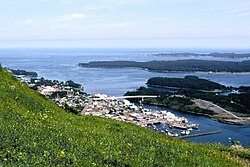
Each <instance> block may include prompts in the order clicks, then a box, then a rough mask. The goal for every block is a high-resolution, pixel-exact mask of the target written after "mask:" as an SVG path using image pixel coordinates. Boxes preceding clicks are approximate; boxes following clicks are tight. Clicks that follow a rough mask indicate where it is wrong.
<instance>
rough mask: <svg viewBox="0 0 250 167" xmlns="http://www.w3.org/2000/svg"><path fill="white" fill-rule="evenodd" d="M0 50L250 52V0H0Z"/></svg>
mask: <svg viewBox="0 0 250 167" xmlns="http://www.w3.org/2000/svg"><path fill="white" fill-rule="evenodd" d="M0 47H1V48H19V47H21V48H22V47H24V48H29V47H32V48H34V47H39V48H40V47H41V48H42V47H44V48H47V47H48V48H51V47H55V48H95V47H97V48H107V47H108V48H113V47H128V48H136V47H142V48H143V47H145V48H235V49H250V0H0Z"/></svg>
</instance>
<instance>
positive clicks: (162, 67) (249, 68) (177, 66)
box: [79, 60, 250, 72]
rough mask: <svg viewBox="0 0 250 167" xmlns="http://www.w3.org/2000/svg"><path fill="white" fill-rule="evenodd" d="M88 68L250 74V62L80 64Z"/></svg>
mask: <svg viewBox="0 0 250 167" xmlns="http://www.w3.org/2000/svg"><path fill="white" fill-rule="evenodd" d="M79 66H80V67H87V68H128V67H136V68H142V69H147V70H151V71H160V72H171V71H181V72H182V71H187V72H195V71H202V72H250V61H242V62H232V61H207V60H177V61H149V62H136V61H93V62H89V63H79Z"/></svg>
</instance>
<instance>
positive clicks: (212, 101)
mask: <svg viewBox="0 0 250 167" xmlns="http://www.w3.org/2000/svg"><path fill="white" fill-rule="evenodd" d="M147 83H148V86H149V87H148V88H145V87H140V88H139V89H137V90H136V91H132V92H127V93H126V94H125V96H137V95H157V96H158V97H157V98H148V99H144V101H143V103H145V104H153V105H159V106H165V107H168V108H171V109H175V110H178V111H183V112H188V113H192V114H199V115H205V116H209V117H211V118H213V119H216V120H218V121H220V122H224V123H230V124H249V123H250V122H249V119H248V117H249V116H250V100H249V99H250V94H249V92H248V87H240V88H232V87H230V88H228V87H226V86H224V85H221V84H218V83H215V82H211V81H208V80H205V79H200V78H198V77H194V76H186V77H185V78H160V77H157V78H150V79H149V80H148V82H147ZM149 83H151V84H149ZM170 86H171V87H170ZM215 89H217V90H218V91H217V92H215V91H213V90H215ZM230 89H236V90H241V92H242V94H233V93H231V94H229V95H228V96H224V95H220V94H218V92H220V91H229V90H230ZM170 90H175V91H170ZM208 90H209V91H208ZM243 90H246V91H243ZM134 101H140V99H134Z"/></svg>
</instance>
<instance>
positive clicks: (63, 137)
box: [0, 67, 249, 166]
mask: <svg viewBox="0 0 250 167" xmlns="http://www.w3.org/2000/svg"><path fill="white" fill-rule="evenodd" d="M0 122H1V123H0V166H55V165H60V166H105V165H106V166H244V165H247V164H246V161H247V160H246V159H243V158H247V157H248V158H249V154H247V153H244V152H239V151H237V150H234V149H232V148H229V147H225V146H222V145H214V144H193V143H189V142H185V141H180V140H177V139H172V138H168V137H166V136H164V135H161V134H158V133H155V132H152V131H150V130H147V129H144V128H140V127H138V126H136V125H133V124H129V123H124V122H118V121H114V120H110V119H106V118H100V117H92V116H76V115H73V114H70V113H67V112H65V111H64V110H62V109H60V108H58V107H57V106H56V105H55V104H54V103H53V102H52V101H50V100H49V99H46V98H45V97H43V96H42V95H40V94H38V93H36V92H35V91H32V90H30V89H29V88H28V87H27V86H26V85H24V84H22V83H20V82H18V81H17V80H16V79H15V77H14V76H12V75H11V74H10V73H8V72H7V71H5V70H3V69H2V68H1V67H0ZM237 155H239V156H240V157H238V156H237Z"/></svg>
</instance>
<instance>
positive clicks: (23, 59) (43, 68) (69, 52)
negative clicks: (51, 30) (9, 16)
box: [0, 49, 250, 146]
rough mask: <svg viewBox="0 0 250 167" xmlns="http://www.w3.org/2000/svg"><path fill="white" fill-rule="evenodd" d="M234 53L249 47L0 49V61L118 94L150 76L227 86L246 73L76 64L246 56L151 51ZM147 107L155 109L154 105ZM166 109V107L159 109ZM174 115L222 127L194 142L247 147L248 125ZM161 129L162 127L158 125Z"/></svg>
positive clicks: (240, 82)
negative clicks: (235, 142)
mask: <svg viewBox="0 0 250 167" xmlns="http://www.w3.org/2000/svg"><path fill="white" fill-rule="evenodd" d="M217 51H220V52H237V53H246V52H248V53H250V50H236V51H233V50H209V49H207V50H206V49H204V50H195V49H193V50H190V49H178V50H174V49H0V63H1V64H2V66H4V67H9V68H13V69H24V70H29V71H35V72H37V73H38V75H39V77H44V78H46V79H52V80H54V79H57V80H62V81H66V80H73V81H75V82H78V83H80V84H82V85H83V86H84V88H85V91H86V92H87V93H106V94H108V95H112V96H121V95H123V94H124V93H126V92H127V91H131V90H135V89H137V88H139V87H140V86H145V83H146V82H147V80H148V79H149V78H151V77H157V76H161V77H184V76H186V75H195V76H198V77H201V78H205V79H209V80H211V81H215V82H218V83H221V84H224V85H227V86H234V87H238V86H250V74H212V75H211V74H207V73H158V72H148V71H144V70H141V69H137V68H118V69H105V68H81V67H78V65H77V64H78V63H87V62H90V61H101V60H130V61H151V60H179V59H201V60H220V61H242V60H249V59H246V58H244V59H230V58H226V59H225V58H214V57H209V56H204V57H156V56H150V55H151V54H153V53H176V52H193V53H209V52H217ZM148 108H152V109H155V110H157V109H159V108H156V107H154V106H148ZM160 109H164V110H166V108H160ZM171 112H174V113H175V114H176V115H179V116H184V117H186V118H188V119H189V121H191V122H193V123H198V124H200V128H199V130H198V131H197V132H205V131H213V130H222V131H223V133H220V134H216V135H209V136H202V137H195V138H190V139H188V140H191V141H195V142H220V143H224V144H228V137H231V138H232V139H233V140H239V141H240V142H241V143H242V144H243V145H246V146H250V126H249V125H246V126H236V125H227V124H222V123H219V122H217V121H213V120H211V119H209V118H207V117H203V116H194V115H190V114H185V113H181V112H178V111H173V110H171ZM161 128H165V127H161Z"/></svg>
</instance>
